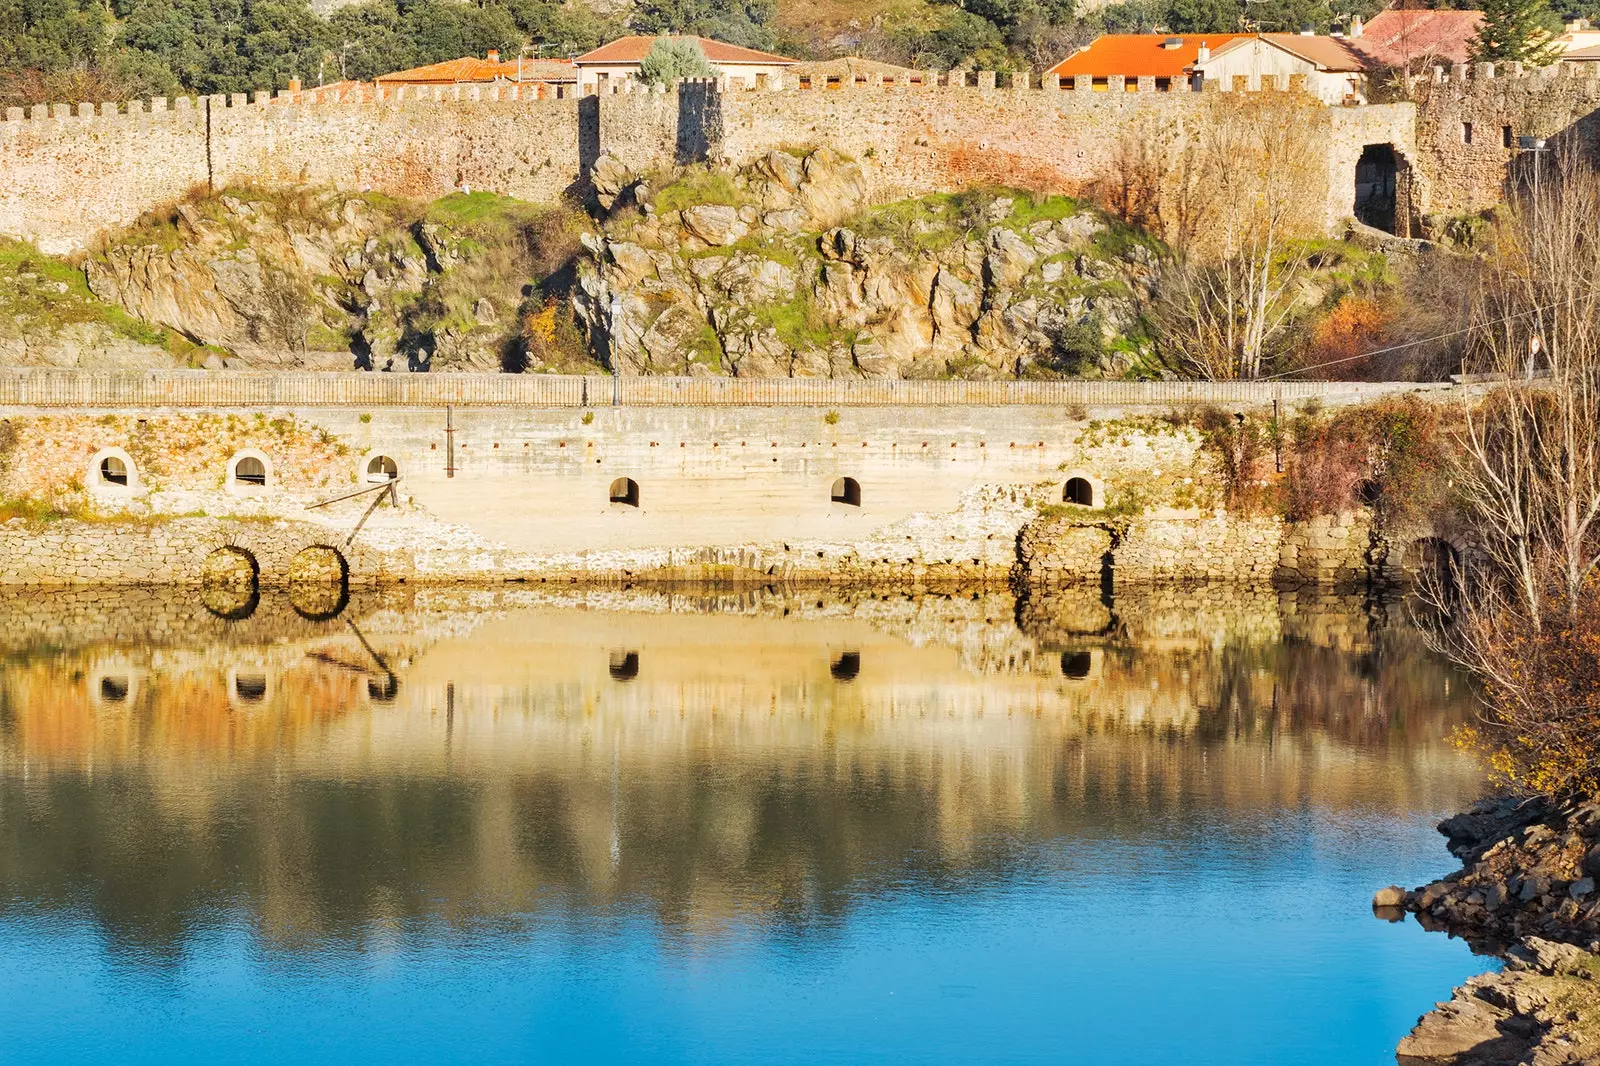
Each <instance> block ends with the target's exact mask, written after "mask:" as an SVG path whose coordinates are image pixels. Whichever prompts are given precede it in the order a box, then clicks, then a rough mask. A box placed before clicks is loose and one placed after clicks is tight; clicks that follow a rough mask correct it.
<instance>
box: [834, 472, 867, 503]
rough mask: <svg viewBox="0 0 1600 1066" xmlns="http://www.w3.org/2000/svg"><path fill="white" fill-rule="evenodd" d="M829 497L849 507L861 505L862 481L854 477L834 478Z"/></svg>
mask: <svg viewBox="0 0 1600 1066" xmlns="http://www.w3.org/2000/svg"><path fill="white" fill-rule="evenodd" d="M829 498H830V499H831V500H832V501H833V502H834V503H842V504H844V505H845V506H847V507H860V506H861V482H859V481H857V480H856V479H855V478H853V477H841V478H834V480H833V489H832V492H831V494H830V496H829Z"/></svg>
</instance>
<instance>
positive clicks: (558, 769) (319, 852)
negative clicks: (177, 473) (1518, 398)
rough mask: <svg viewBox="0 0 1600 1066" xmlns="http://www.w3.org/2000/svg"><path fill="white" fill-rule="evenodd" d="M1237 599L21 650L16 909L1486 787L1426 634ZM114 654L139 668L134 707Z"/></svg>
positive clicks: (311, 906) (993, 602)
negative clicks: (251, 692)
mask: <svg viewBox="0 0 1600 1066" xmlns="http://www.w3.org/2000/svg"><path fill="white" fill-rule="evenodd" d="M1235 591H1236V590H1210V591H1207V590H1149V591H1148V593H1146V594H1145V598H1144V599H1143V600H1142V601H1141V600H1138V599H1135V598H1133V597H1127V598H1124V599H1123V600H1121V601H1119V602H1118V604H1117V605H1116V611H1117V615H1116V617H1117V621H1116V625H1115V626H1114V627H1113V628H1111V629H1110V630H1109V631H1107V632H1104V633H1100V634H1097V635H1093V636H1089V637H1080V636H1076V635H1068V636H1066V637H1065V638H1063V637H1062V635H1061V633H1060V631H1059V630H1048V629H1046V628H1044V627H1043V622H1042V621H1041V622H1038V623H1036V621H1035V620H1036V619H1038V620H1048V619H1049V618H1051V617H1056V616H1057V615H1058V614H1059V613H1061V612H1068V613H1070V612H1072V611H1075V610H1077V609H1078V607H1077V606H1075V605H1074V601H1071V600H1070V599H1067V600H1062V601H1057V602H1052V601H1051V600H1049V599H1048V598H1041V599H1036V600H1033V601H1030V602H1029V603H1027V604H1024V605H1023V606H1022V607H1021V608H1020V609H1019V608H1017V607H1016V605H1014V604H1012V603H1010V602H1008V601H1007V600H1006V598H1005V597H998V596H992V595H988V596H986V595H980V596H979V597H978V598H976V599H974V598H971V597H956V596H948V597H946V596H924V597H918V598H911V597H904V596H868V595H860V596H856V597H843V598H826V597H825V598H824V599H823V600H822V601H821V602H820V605H819V602H818V601H817V600H816V599H813V598H806V599H801V598H799V597H798V596H785V595H782V594H752V593H744V594H732V595H726V596H717V595H715V594H702V595H696V596H684V597H674V596H673V595H671V594H668V593H652V592H627V593H625V592H620V591H619V592H612V593H606V592H596V591H581V590H580V591H572V592H548V593H542V592H539V591H537V590H485V591H482V592H450V591H446V590H431V591H426V592H424V593H421V594H414V595H407V596H405V597H389V598H385V599H383V600H381V601H370V602H369V603H368V604H367V605H366V607H365V610H364V612H363V613H362V614H361V615H360V617H359V620H358V626H359V633H360V635H359V636H358V635H357V633H356V632H354V631H352V630H351V629H350V628H349V627H348V626H345V625H343V624H342V623H333V624H326V623H325V624H322V625H321V627H320V628H317V627H312V626H310V625H308V624H305V623H303V622H300V621H299V620H298V619H291V618H283V619H281V623H282V626H281V629H282V633H283V635H285V636H287V637H288V638H289V639H287V640H283V641H280V640H279V639H277V635H276V634H275V632H274V630H273V629H272V628H270V627H268V626H266V625H265V624H264V623H258V624H257V627H256V629H255V630H254V631H253V633H251V634H250V635H251V639H250V640H249V641H228V640H226V639H221V640H212V639H207V638H196V637H193V636H187V637H182V638H179V639H175V640H173V641H171V642H169V643H167V644H166V645H164V646H163V645H160V644H157V645H156V646H153V647H139V646H137V645H138V642H137V640H135V641H131V642H130V641H128V640H126V638H124V640H122V641H118V640H117V639H116V637H115V635H114V634H110V633H106V632H94V631H91V632H88V633H86V636H88V637H92V638H93V642H91V643H87V644H79V645H78V646H77V647H69V649H68V650H65V651H56V650H51V649H48V648H45V649H41V648H40V645H39V644H37V643H34V644H32V650H20V649H19V650H17V651H14V652H13V653H12V654H11V655H10V656H9V657H7V658H6V660H5V665H4V666H0V708H3V714H0V850H3V854H5V856H6V860H7V861H6V862H5V863H4V864H0V899H12V898H21V899H29V900H37V901H44V904H45V905H46V906H49V905H52V904H53V903H54V902H62V903H64V902H65V901H66V900H68V899H72V900H80V899H86V898H87V899H91V900H93V903H92V906H93V907H94V908H95V910H96V912H97V913H98V914H99V915H100V916H101V920H102V921H104V922H106V923H107V924H108V925H109V926H112V927H113V928H115V929H117V930H118V931H119V932H120V933H121V934H122V935H124V936H131V937H134V938H142V939H156V940H166V939H172V938H176V937H180V936H181V935H183V930H185V929H187V928H189V927H191V926H192V925H194V924H196V923H200V922H203V921H206V920H209V919H208V918H207V917H206V916H205V915H206V913H207V912H206V908H207V907H208V906H214V905H216V904H218V903H221V902H232V901H234V900H235V899H244V900H246V901H247V905H248V906H249V907H251V908H252V910H253V911H255V912H257V913H258V915H259V917H260V920H261V925H262V928H264V929H265V930H266V935H267V936H268V937H269V938H271V939H273V940H275V941H278V942H280V943H295V942H298V941H300V940H302V939H303V938H306V937H311V936H318V935H330V934H331V935H341V936H343V935H349V936H360V935H362V933H361V930H362V929H363V928H365V926H366V924H367V923H369V922H372V921H374V920H378V919H390V920H399V919H404V918H408V917H413V916H429V917H432V918H437V919H440V920H444V921H457V920H460V921H463V922H466V921H469V920H472V919H473V918H476V917H482V916H485V915H489V916H498V915H505V914H510V913H523V912H539V911H542V910H546V909H549V908H551V907H560V906H579V907H587V906H596V905H605V904H608V903H610V902H613V901H617V900H622V899H630V898H631V899H646V900H650V901H651V903H652V905H653V906H654V907H655V908H656V910H657V912H658V913H659V914H660V915H661V916H662V917H663V918H665V919H666V920H668V921H669V922H672V923H677V924H681V925H682V926H683V927H685V928H688V929H691V930H692V929H695V928H699V927H701V926H703V925H706V924H715V923H717V922H719V921H721V920H723V919H725V918H727V917H728V916H729V913H730V912H729V909H728V908H729V906H730V904H729V903H728V902H727V901H729V900H731V899H735V898H738V899H744V900H748V899H750V898H752V896H753V895H755V896H759V898H762V899H765V900H767V901H768V905H769V906H770V907H772V908H773V909H774V910H775V911H777V912H778V913H781V914H786V915H788V916H789V917H790V918H791V919H792V920H795V921H805V920H810V919H812V918H815V917H818V916H820V915H826V914H829V913H836V912H837V911H838V910H839V909H841V908H842V907H844V906H846V901H847V899H848V898H850V896H851V894H852V893H853V892H854V891H855V890H856V889H858V888H859V887H860V885H861V883H862V882H863V880H864V879H865V880H867V881H870V880H871V879H872V878H874V877H877V876H882V875H883V871H888V872H889V875H891V876H896V877H899V876H911V877H915V878H922V879H926V880H929V881H935V882H936V881H939V880H941V879H944V878H949V877H954V876H964V875H965V873H966V872H968V871H972V870H984V869H989V870H995V871H1003V870H1005V869H1007V868H1009V866H1010V865H1011V864H1012V863H1014V862H1016V861H1018V858H1019V855H1020V852H1021V851H1022V850H1025V849H1028V848H1031V847H1033V846H1034V845H1036V844H1038V843H1040V842H1044V841H1049V840H1054V839H1057V838H1085V837H1094V836H1097V835H1100V834H1104V833H1109V832H1114V833H1116V834H1119V835H1124V836H1138V835H1139V834H1141V833H1144V832H1147V831H1151V832H1154V831H1157V829H1156V827H1157V826H1160V827H1161V828H1160V829H1159V831H1160V832H1164V833H1165V832H1171V831H1172V828H1171V827H1172V824H1173V819H1174V817H1175V816H1177V815H1179V814H1182V813H1183V812H1191V811H1195V810H1199V811H1202V812H1203V811H1207V810H1218V811H1249V810H1256V809H1260V808H1263V807H1267V808H1273V807H1301V806H1305V805H1312V806H1316V807H1321V808H1332V809H1338V810H1348V811H1352V812H1392V811H1399V810H1411V809H1417V808H1426V809H1430V810H1432V809H1442V808H1446V807H1449V806H1451V805H1453V804H1455V803H1457V802H1459V801H1460V800H1462V799H1465V798H1466V796H1467V794H1468V793H1469V792H1470V791H1471V790H1472V789H1473V788H1474V786H1475V783H1476V782H1475V775H1474V773H1473V771H1472V770H1471V768H1470V767H1469V766H1468V765H1467V764H1466V763H1465V761H1464V760H1463V759H1461V757H1460V756H1458V755H1457V754H1456V753H1454V752H1453V750H1452V749H1451V748H1450V747H1449V745H1448V744H1447V743H1445V742H1444V741H1443V739H1442V737H1443V733H1444V732H1445V730H1447V729H1448V727H1449V726H1450V724H1451V723H1453V722H1455V721H1459V720H1461V718H1462V717H1463V716H1464V715H1465V714H1466V713H1467V710H1466V707H1465V702H1464V700H1465V693H1464V691H1463V690H1462V689H1460V687H1459V686H1457V687H1456V688H1455V689H1454V690H1452V689H1450V688H1449V682H1450V678H1449V675H1448V674H1447V673H1445V672H1444V671H1443V670H1442V669H1441V668H1440V667H1439V666H1438V665H1437V664H1436V663H1434V662H1433V661H1431V660H1429V659H1427V658H1426V657H1425V656H1424V655H1423V654H1422V653H1421V651H1420V648H1419V647H1418V645H1417V643H1416V642H1415V641H1414V640H1413V639H1411V638H1410V637H1408V636H1407V635H1406V634H1405V633H1404V632H1401V631H1397V630H1390V629H1381V628H1380V629H1372V628H1371V627H1370V626H1369V624H1368V620H1367V618H1366V616H1364V615H1363V614H1361V613H1359V612H1353V611H1352V610H1351V608H1350V605H1349V603H1348V602H1347V601H1337V600H1334V601H1327V600H1317V599H1314V598H1310V597H1306V598H1298V597H1284V598H1279V597H1276V596H1272V595H1271V594H1262V595H1260V596H1256V597H1253V598H1243V599H1241V598H1238V597H1236V596H1234V595H1233V593H1234V592H1235ZM813 595H814V594H813ZM141 602H142V601H141ZM541 602H542V604H543V605H542V606H541V605H540V604H541ZM147 606H148V604H147ZM607 606H610V607H619V606H628V607H632V608H635V610H633V611H631V612H629V613H618V612H616V611H614V610H607V609H606V607H607ZM177 613H178V608H177V607H176V606H174V608H173V614H174V615H176V614H177ZM146 614H147V616H148V617H149V618H151V619H152V621H153V622H154V627H155V628H156V629H158V630H159V629H161V628H163V623H161V622H160V617H161V612H160V611H159V610H147V611H146ZM1017 614H1020V615H1021V616H1022V620H1023V628H1019V627H1018V624H1017V617H1016V615H1017ZM83 616H84V617H85V618H91V617H95V616H102V617H107V618H116V617H117V616H118V611H117V610H116V608H115V607H114V606H113V605H112V602H111V600H107V599H103V600H102V601H101V602H100V603H99V604H98V605H93V604H86V605H85V606H84V608H83ZM247 624H248V623H247ZM71 629H72V624H71V623H70V622H69V623H65V629H64V630H57V632H68V633H70V631H71ZM42 631H43V627H38V628H35V629H34V630H33V632H36V633H38V632H42ZM363 638H364V639H366V640H367V641H368V643H369V644H370V645H371V646H372V647H373V648H374V649H375V650H376V651H377V653H378V654H379V655H381V656H383V658H384V659H385V660H386V661H387V662H388V663H390V664H391V665H392V667H393V668H394V670H395V671H396V673H397V674H398V675H399V679H400V684H399V687H398V690H397V691H396V692H395V693H394V694H393V698H392V700H391V699H387V698H385V697H386V694H385V693H384V692H383V691H382V690H381V689H380V690H378V691H377V692H376V693H375V691H374V689H373V688H372V687H371V686H370V685H369V682H370V681H372V680H373V679H374V678H375V676H376V672H375V670H374V666H373V660H372V657H371V655H370V654H369V653H368V652H367V651H366V650H365V648H363V646H362V644H361V640H362V639H363ZM130 644H131V645H133V646H130ZM617 651H632V652H634V653H636V654H637V656H638V669H637V673H636V675H633V676H631V677H629V678H626V679H619V678H618V677H617V676H616V674H615V673H614V671H613V653H614V652H617ZM845 651H853V652H855V653H856V654H857V655H858V656H859V669H858V670H857V672H855V673H854V676H853V677H851V678H850V679H849V680H844V681H841V680H839V679H837V678H836V676H835V671H834V669H833V667H834V665H835V664H836V662H837V661H838V659H839V657H840V655H841V654H842V653H843V652H845ZM1064 654H1072V655H1078V654H1085V655H1086V656H1087V663H1086V665H1087V668H1086V669H1085V670H1084V672H1083V676H1082V677H1069V676H1066V675H1065V674H1064V673H1063V658H1062V657H1063V655H1064ZM106 667H114V668H116V669H119V670H123V669H125V670H127V671H129V672H130V673H133V674H136V675H137V676H138V677H139V679H140V680H139V685H138V687H137V690H136V691H135V692H134V693H132V694H131V695H130V696H129V698H128V699H127V700H126V701H124V702H122V703H120V704H119V705H117V706H110V705H107V704H105V703H104V702H101V701H97V700H95V699H93V698H91V695H90V691H89V687H88V686H89V683H90V679H92V678H93V677H95V676H97V674H98V673H99V672H102V671H103V668H106ZM241 673H243V674H247V675H260V676H262V677H263V678H265V679H266V681H267V686H266V689H265V691H264V693H263V695H262V698H261V699H260V700H258V701H241V700H240V699H239V694H238V692H237V691H236V690H235V689H234V688H233V684H235V683H236V682H237V679H238V677H239V676H240V674H241ZM91 768H92V774H90V773H88V772H87V771H89V770H90V769H91ZM24 794H25V795H26V801H25V802H24V801H23V799H22V798H21V797H22V796H23V795H24ZM1185 817H1186V816H1185ZM1207 820H1208V819H1207V817H1199V818H1196V819H1194V822H1195V824H1196V825H1198V824H1201V823H1205V822H1206V821H1207ZM1211 820H1213V821H1214V819H1211ZM1184 824H1188V823H1187V822H1185V823H1184ZM1184 831H1185V832H1188V831H1190V830H1184ZM1193 831H1195V832H1198V829H1196V830H1193ZM158 853H159V860H157V858H156V856H157V854H158ZM908 869H909V873H907V870H908ZM757 887H759V889H760V892H759V893H757V892H756V889H757Z"/></svg>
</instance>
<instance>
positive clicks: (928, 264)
mask: <svg viewBox="0 0 1600 1066" xmlns="http://www.w3.org/2000/svg"><path fill="white" fill-rule="evenodd" d="M596 173H597V174H598V175H600V176H601V179H602V180H601V181H600V184H601V185H603V186H604V193H605V195H604V198H603V202H607V203H610V204H612V205H614V210H613V214H612V217H611V218H610V219H608V221H607V222H606V223H605V224H604V225H603V226H602V229H601V232H600V233H599V234H597V235H592V236H590V237H589V238H586V241H585V247H586V252H587V254H586V255H585V256H584V257H583V259H582V261H581V262H580V264H579V269H578V284H577V288H576V291H575V292H574V294H573V302H574V311H575V313H576V315H577V318H578V320H579V321H580V322H581V323H582V324H583V325H584V327H585V328H586V330H587V333H588V336H589V338H590V342H591V348H592V351H593V354H594V355H595V357H596V358H598V359H599V360H601V361H602V362H604V363H605V364H606V365H608V366H609V367H611V368H612V369H613V370H615V371H616V372H618V373H623V374H696V375H714V374H730V375H736V376H740V377H790V376H792V377H867V378H903V377H945V376H951V375H954V376H960V377H980V378H981V377H1011V376H1017V375H1027V374H1050V373H1059V372H1072V373H1085V372H1086V373H1089V374H1091V375H1093V374H1098V373H1108V372H1109V373H1120V372H1121V371H1122V370H1123V369H1125V367H1126V362H1125V357H1123V356H1120V355H1116V354H1112V355H1108V354H1106V349H1107V347H1108V345H1110V344H1111V343H1112V342H1114V341H1118V340H1119V339H1121V338H1123V337H1124V336H1125V335H1126V333H1127V331H1128V327H1129V326H1130V324H1132V322H1133V321H1134V319H1135V318H1136V316H1137V310H1138V304H1139V300H1140V298H1141V297H1143V296H1144V295H1146V294H1147V292H1148V289H1149V287H1150V286H1151V284H1152V281H1151V273H1152V272H1151V267H1152V266H1153V264H1154V262H1155V254H1154V253H1153V252H1152V250H1151V247H1150V245H1149V244H1148V243H1146V242H1144V241H1143V240H1140V239H1125V238H1126V237H1127V235H1126V234H1125V233H1123V232H1117V233H1115V234H1113V227H1112V226H1111V225H1110V224H1109V223H1108V222H1107V221H1106V220H1105V219H1104V218H1102V217H1101V216H1100V215H1098V214H1097V213H1094V212H1091V211H1088V210H1084V209H1080V208H1078V206H1077V205H1076V204H1074V203H1073V202H1072V201H1070V200H1066V199H1063V198H1060V197H1054V198H1049V199H1045V200H1040V201H1036V200H1034V199H1032V198H1030V197H1027V196H1026V195H1025V194H1011V193H1002V192H995V191H990V192H987V193H974V194H960V195H952V196H937V197H925V198H923V199H921V200H912V201H904V202H901V203H896V204H890V205H883V206H878V207H874V206H872V205H870V204H869V202H868V186H867V182H866V180H865V179H864V177H863V175H862V172H861V168H860V166H859V165H858V164H856V163H854V162H851V161H849V160H846V159H843V158H840V157H839V156H838V155H836V154H835V153H833V152H831V151H829V150H828V149H826V148H821V149H817V150H815V151H811V152H807V153H804V154H797V153H793V152H784V151H774V152H771V153H769V154H768V155H767V156H765V157H764V158H762V159H761V160H759V161H757V162H756V163H755V164H753V165H751V166H749V167H745V168H742V169H740V170H738V171H736V172H733V173H731V174H728V173H715V172H705V173H690V174H689V175H687V176H683V177H680V178H679V179H678V180H677V181H676V182H674V183H672V184H670V185H666V186H664V187H662V188H659V189H656V188H655V187H654V186H653V184H652V183H651V182H650V181H648V180H647V179H645V178H642V177H637V176H629V175H627V174H625V173H623V172H622V171H621V169H620V167H619V165H618V164H617V163H616V161H615V160H611V159H604V160H602V161H601V163H600V165H599V166H597V168H596ZM630 205H631V206H630ZM1113 235H1114V236H1115V237H1116V238H1117V239H1115V240H1113V239H1111V238H1112V237H1113Z"/></svg>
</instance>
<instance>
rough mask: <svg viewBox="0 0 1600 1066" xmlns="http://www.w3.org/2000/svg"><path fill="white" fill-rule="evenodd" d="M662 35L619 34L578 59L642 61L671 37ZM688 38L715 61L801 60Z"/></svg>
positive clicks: (589, 61) (598, 62)
mask: <svg viewBox="0 0 1600 1066" xmlns="http://www.w3.org/2000/svg"><path fill="white" fill-rule="evenodd" d="M670 39H671V38H662V37H619V38H617V39H616V40H615V41H612V42H610V43H609V44H603V45H601V46H600V47H599V48H596V49H595V50H594V51H592V52H589V53H587V54H585V55H581V56H579V57H578V58H577V60H575V62H577V63H578V65H579V66H583V65H585V64H589V65H604V64H611V63H624V64H626V63H638V62H640V61H641V60H643V59H644V57H645V56H647V55H649V54H650V49H652V48H654V47H655V46H656V42H657V41H659V40H670ZM686 39H687V40H691V41H696V42H698V43H699V45H700V50H701V51H702V52H704V53H705V54H706V59H707V60H709V61H710V62H712V63H762V64H769V65H770V64H776V63H797V62H799V60H796V59H790V58H789V57H787V56H780V55H774V54H773V53H771V52H758V51H756V50H755V49H754V48H740V47H739V46H738V45H736V44H724V43H723V42H721V41H713V40H711V39H710V38H707V37H689V38H686Z"/></svg>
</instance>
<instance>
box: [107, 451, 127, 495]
mask: <svg viewBox="0 0 1600 1066" xmlns="http://www.w3.org/2000/svg"><path fill="white" fill-rule="evenodd" d="M100 480H101V481H102V482H104V483H105V484H107V485H118V486H120V487H122V488H127V487H128V464H127V463H125V462H123V461H122V460H121V459H118V458H117V457H116V456H115V455H108V456H106V457H105V458H104V459H102V460H100Z"/></svg>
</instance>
